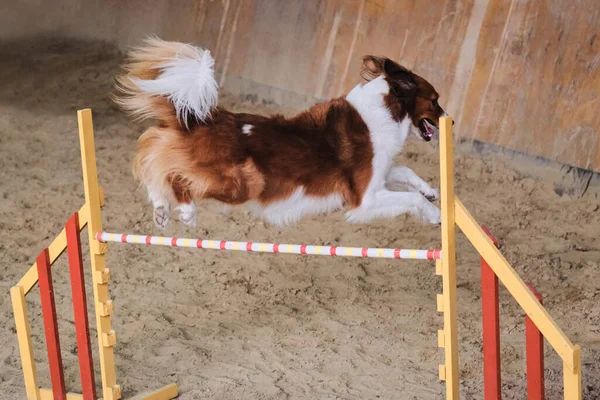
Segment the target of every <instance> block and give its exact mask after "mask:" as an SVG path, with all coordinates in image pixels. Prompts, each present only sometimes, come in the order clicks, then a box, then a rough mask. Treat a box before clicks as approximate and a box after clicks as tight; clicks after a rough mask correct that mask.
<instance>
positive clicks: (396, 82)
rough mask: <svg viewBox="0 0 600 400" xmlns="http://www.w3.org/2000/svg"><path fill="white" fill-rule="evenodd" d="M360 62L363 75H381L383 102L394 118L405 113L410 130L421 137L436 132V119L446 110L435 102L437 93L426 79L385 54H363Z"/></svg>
mask: <svg viewBox="0 0 600 400" xmlns="http://www.w3.org/2000/svg"><path fill="white" fill-rule="evenodd" d="M363 66H364V68H363V77H364V78H365V79H367V80H370V79H372V78H375V77H378V76H381V75H383V76H384V77H385V80H386V81H387V83H388V85H389V87H390V92H389V94H388V95H387V96H385V102H386V105H387V106H388V108H389V109H390V112H391V113H392V117H393V118H394V119H395V120H396V121H398V122H401V121H402V120H404V118H406V117H409V118H410V119H411V121H412V124H411V132H413V133H414V134H415V135H417V136H418V137H420V138H422V139H423V140H425V141H429V140H431V139H432V138H433V137H434V136H437V135H438V133H439V130H438V120H439V119H440V117H443V116H446V115H447V114H446V113H445V112H444V110H443V109H442V107H440V105H439V102H438V101H439V97H440V96H439V94H438V93H437V91H436V90H435V88H434V87H433V86H432V85H431V84H430V83H429V82H427V81H426V80H425V79H423V78H422V77H420V76H419V75H417V74H414V73H413V72H411V71H409V70H408V69H406V68H404V67H403V66H401V65H400V64H398V63H396V62H394V61H392V60H390V59H389V58H385V57H376V56H365V57H363Z"/></svg>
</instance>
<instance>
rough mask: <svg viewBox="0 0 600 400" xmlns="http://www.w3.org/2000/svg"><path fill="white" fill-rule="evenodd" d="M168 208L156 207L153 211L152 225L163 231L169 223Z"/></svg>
mask: <svg viewBox="0 0 600 400" xmlns="http://www.w3.org/2000/svg"><path fill="white" fill-rule="evenodd" d="M169 214H170V212H169V208H168V207H165V206H158V207H156V208H155V209H154V224H155V225H156V226H157V227H158V228H160V229H165V228H166V227H167V224H168V223H169Z"/></svg>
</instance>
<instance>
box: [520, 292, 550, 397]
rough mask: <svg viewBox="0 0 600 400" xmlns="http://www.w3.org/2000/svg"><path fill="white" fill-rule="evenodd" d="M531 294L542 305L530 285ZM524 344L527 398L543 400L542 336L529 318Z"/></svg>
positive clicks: (540, 299) (540, 296) (538, 295)
mask: <svg viewBox="0 0 600 400" xmlns="http://www.w3.org/2000/svg"><path fill="white" fill-rule="evenodd" d="M527 287H528V288H529V290H531V293H533V295H534V296H535V297H536V298H537V299H538V300H539V301H540V303H542V295H540V294H539V293H538V292H537V290H535V288H534V287H533V286H531V284H529V283H528V284H527ZM525 342H526V352H527V398H528V399H529V400H544V399H545V398H546V395H545V391H544V336H543V335H542V333H541V332H540V331H539V329H538V328H537V326H535V324H534V323H533V321H532V320H531V319H530V318H529V317H526V318H525Z"/></svg>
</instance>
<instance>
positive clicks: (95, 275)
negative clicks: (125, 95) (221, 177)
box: [77, 109, 121, 400]
mask: <svg viewBox="0 0 600 400" xmlns="http://www.w3.org/2000/svg"><path fill="white" fill-rule="evenodd" d="M77 121H78V124H79V143H80V145H81V163H82V168H83V188H84V191H85V202H86V204H87V205H88V208H87V210H88V212H89V215H88V218H87V220H88V237H89V243H90V260H91V264H92V282H93V287H94V306H95V307H94V308H95V310H96V327H97V329H98V344H99V348H100V352H99V354H100V372H101V375H102V395H103V398H104V400H116V399H120V398H121V389H120V387H119V385H117V378H116V374H115V361H114V354H113V345H114V344H115V338H116V336H115V332H114V331H113V330H112V329H111V324H110V313H111V311H112V301H111V300H110V299H109V295H108V280H109V277H110V274H109V271H108V269H107V268H106V264H105V261H104V253H106V250H107V248H108V246H107V245H106V243H100V242H98V241H97V240H96V238H95V237H94V234H95V233H96V232H100V231H102V215H101V213H100V203H101V199H100V196H101V190H100V188H99V187H98V172H97V169H96V152H95V148H94V128H93V125H92V111H91V110H90V109H84V110H79V111H78V112H77Z"/></svg>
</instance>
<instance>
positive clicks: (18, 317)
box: [10, 285, 40, 400]
mask: <svg viewBox="0 0 600 400" xmlns="http://www.w3.org/2000/svg"><path fill="white" fill-rule="evenodd" d="M10 296H11V298H12V303H13V312H14V314H15V326H16V328H17V340H18V341H19V351H20V352H21V366H22V368H23V378H24V381H25V392H26V393H27V400H40V388H39V387H38V382H37V372H36V369H35V359H34V358H33V345H32V343H31V330H30V327H29V317H27V307H26V305H25V290H23V287H22V286H20V285H17V286H14V287H13V288H11V289H10Z"/></svg>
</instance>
